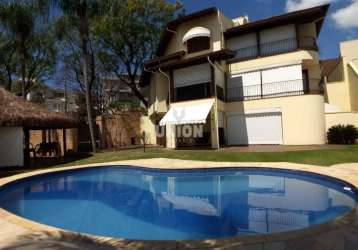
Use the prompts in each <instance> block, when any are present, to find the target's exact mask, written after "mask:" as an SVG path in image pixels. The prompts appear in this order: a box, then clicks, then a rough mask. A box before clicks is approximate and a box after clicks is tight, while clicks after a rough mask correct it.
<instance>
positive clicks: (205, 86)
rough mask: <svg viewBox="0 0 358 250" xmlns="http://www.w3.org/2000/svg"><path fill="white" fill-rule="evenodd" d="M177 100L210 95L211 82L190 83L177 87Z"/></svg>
mask: <svg viewBox="0 0 358 250" xmlns="http://www.w3.org/2000/svg"><path fill="white" fill-rule="evenodd" d="M175 91H176V97H177V98H176V100H177V101H187V100H194V99H202V98H207V97H210V96H211V94H210V83H202V84H196V85H190V86H186V87H180V88H175Z"/></svg>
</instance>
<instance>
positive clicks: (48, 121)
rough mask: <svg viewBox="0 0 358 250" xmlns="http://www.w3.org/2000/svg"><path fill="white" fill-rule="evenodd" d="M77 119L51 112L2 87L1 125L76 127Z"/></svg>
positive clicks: (0, 90) (45, 127)
mask: <svg viewBox="0 0 358 250" xmlns="http://www.w3.org/2000/svg"><path fill="white" fill-rule="evenodd" d="M77 125H78V121H77V119H75V118H73V117H69V116H68V115H65V114H64V113H57V112H50V111H48V110H46V109H45V108H43V107H41V106H40V105H38V104H35V103H32V102H29V101H26V100H24V99H23V98H20V97H17V96H15V95H13V94H11V93H9V92H8V91H6V90H5V89H3V88H1V87H0V126H3V127H25V128H29V129H60V128H74V127H76V126H77Z"/></svg>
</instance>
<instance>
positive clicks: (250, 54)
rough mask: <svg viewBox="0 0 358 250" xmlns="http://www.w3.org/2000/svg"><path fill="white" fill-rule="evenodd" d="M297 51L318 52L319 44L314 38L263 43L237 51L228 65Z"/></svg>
mask: <svg viewBox="0 0 358 250" xmlns="http://www.w3.org/2000/svg"><path fill="white" fill-rule="evenodd" d="M297 49H307V50H315V51H317V50H318V46H317V42H316V39H315V38H314V37H309V36H304V37H298V38H296V37H293V38H288V39H284V40H279V41H274V42H269V43H261V44H260V45H254V46H250V47H246V48H242V49H238V50H236V57H235V58H234V59H230V60H228V63H234V62H239V61H245V60H249V59H254V58H258V57H265V56H274V55H279V54H283V53H288V52H293V51H296V50H297Z"/></svg>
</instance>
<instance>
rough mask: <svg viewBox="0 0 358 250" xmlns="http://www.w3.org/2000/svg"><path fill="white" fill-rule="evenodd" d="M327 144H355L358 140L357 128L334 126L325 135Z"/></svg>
mask: <svg viewBox="0 0 358 250" xmlns="http://www.w3.org/2000/svg"><path fill="white" fill-rule="evenodd" d="M327 139H328V143H329V144H355V143H356V140H357V139H358V128H356V127H355V126H353V125H336V126H333V127H331V128H330V129H329V130H328V133H327Z"/></svg>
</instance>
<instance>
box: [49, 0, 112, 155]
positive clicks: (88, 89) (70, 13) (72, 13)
mask: <svg viewBox="0 0 358 250" xmlns="http://www.w3.org/2000/svg"><path fill="white" fill-rule="evenodd" d="M109 2H110V1H108V2H107V1H104V0H102V1H100V0H77V1H73V0H52V5H53V6H55V7H57V8H59V9H60V10H61V11H62V14H63V15H64V16H65V17H67V19H68V20H71V22H72V23H71V24H72V26H75V27H76V29H77V31H78V34H79V38H80V46H81V52H82V58H83V81H84V85H85V93H86V109H87V119H88V125H89V129H90V136H91V144H92V151H93V152H96V141H95V131H94V120H93V115H92V107H91V99H92V87H93V80H94V79H93V77H92V78H91V79H92V80H90V75H89V74H90V70H89V68H90V65H91V64H92V63H93V62H92V60H93V57H92V55H91V53H90V47H89V46H90V39H89V36H90V20H91V19H92V18H95V17H96V16H97V15H99V14H100V10H101V9H102V8H101V7H104V6H105V4H104V3H109ZM64 31H65V30H64ZM91 73H93V72H91Z"/></svg>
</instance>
